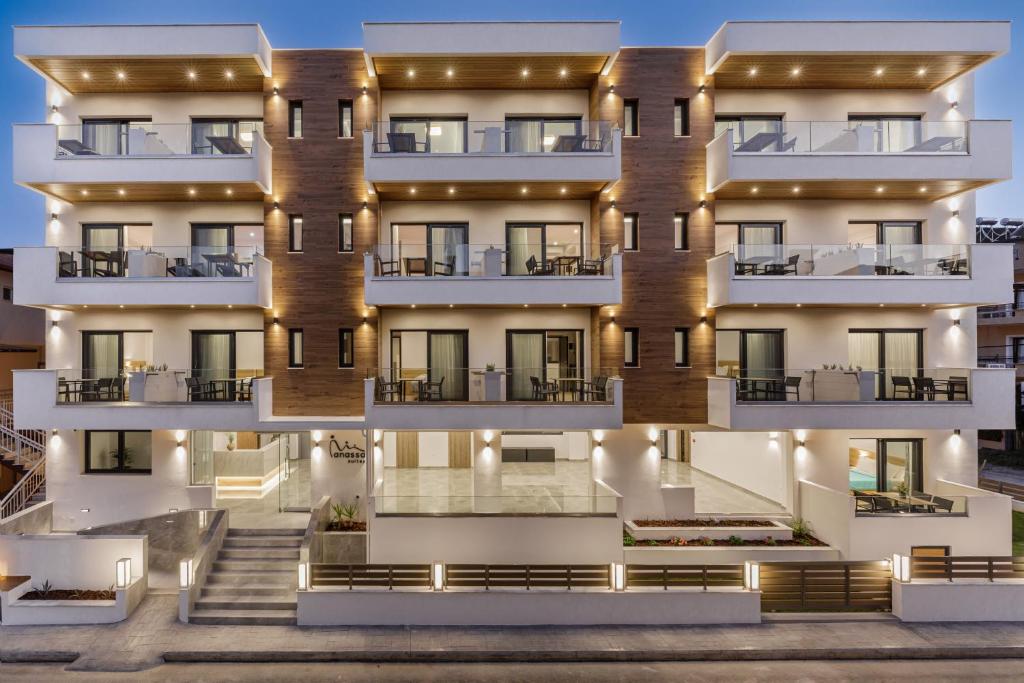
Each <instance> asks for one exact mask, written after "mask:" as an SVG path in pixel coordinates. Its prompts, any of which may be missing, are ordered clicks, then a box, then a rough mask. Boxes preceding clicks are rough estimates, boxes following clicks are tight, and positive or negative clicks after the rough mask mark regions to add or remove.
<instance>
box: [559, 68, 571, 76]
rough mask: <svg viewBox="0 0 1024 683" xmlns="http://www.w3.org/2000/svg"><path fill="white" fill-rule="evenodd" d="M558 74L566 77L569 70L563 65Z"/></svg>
mask: <svg viewBox="0 0 1024 683" xmlns="http://www.w3.org/2000/svg"><path fill="white" fill-rule="evenodd" d="M558 75H559V76H561V77H562V78H565V77H566V76H568V75H569V70H568V69H566V68H565V67H564V66H563V67H562V68H561V69H559V70H558Z"/></svg>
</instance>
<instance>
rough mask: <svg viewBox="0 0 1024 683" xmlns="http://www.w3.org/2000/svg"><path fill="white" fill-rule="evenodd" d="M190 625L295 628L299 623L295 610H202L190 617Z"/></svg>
mask: <svg viewBox="0 0 1024 683" xmlns="http://www.w3.org/2000/svg"><path fill="white" fill-rule="evenodd" d="M188 620H189V623H192V624H209V625H225V626H227V625H231V626H294V625H295V624H297V623H298V618H297V616H296V611H295V610H293V609H287V610H286V609H280V610H278V609H275V610H228V609H224V610H218V609H210V610H202V611H196V612H194V613H193V614H192V615H191V616H189V619H188Z"/></svg>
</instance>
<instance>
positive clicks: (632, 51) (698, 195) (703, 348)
mask: <svg viewBox="0 0 1024 683" xmlns="http://www.w3.org/2000/svg"><path fill="white" fill-rule="evenodd" d="M703 83H704V50H703V48H623V50H622V51H621V52H620V54H619V58H618V60H616V62H615V66H614V67H613V68H612V71H611V73H610V74H609V75H608V76H607V77H602V78H601V79H600V80H599V82H598V84H597V87H596V89H595V92H593V94H592V97H591V102H592V110H591V116H592V117H593V118H597V119H602V120H611V121H617V122H618V124H619V126H620V127H621V126H622V125H623V120H622V101H623V99H624V98H626V99H636V100H638V102H639V107H640V122H639V133H640V134H639V136H638V137H629V138H627V137H623V141H622V179H621V180H620V181H619V182H618V183H617V184H616V185H615V187H614V188H613V189H612V191H611V192H610V193H607V194H602V195H601V196H600V198H599V199H598V200H597V204H598V207H597V209H598V211H599V214H600V221H599V223H598V222H595V224H599V225H600V231H601V241H602V242H617V243H618V244H619V245H620V247H621V245H622V244H623V243H624V242H623V223H622V215H623V213H627V212H628V213H633V212H635V213H637V214H639V222H640V239H639V246H640V249H639V251H635V252H625V253H624V255H623V286H622V289H623V292H622V298H623V302H622V305H621V306H615V307H605V308H603V309H601V313H600V318H601V319H600V327H601V338H600V347H601V359H600V362H601V364H603V365H609V366H613V367H617V368H619V369H620V370H619V371H620V372H621V374H622V377H623V379H624V386H623V392H624V400H625V405H624V408H623V419H624V421H625V422H627V423H662V424H683V423H695V424H702V423H705V422H707V376H708V374H710V373H712V372H713V371H714V358H715V334H714V328H713V325H712V324H710V323H709V324H703V325H702V324H701V323H700V318H701V316H703V315H705V310H704V306H705V304H706V302H707V267H706V260H707V259H708V258H709V257H711V256H712V255H713V252H714V241H715V240H714V223H715V221H714V207H713V203H712V202H711V201H710V198H708V206H707V208H704V209H702V208H700V202H701V200H702V199H704V198H705V189H706V153H705V145H706V144H707V143H708V142H710V141H711V139H712V137H713V135H714V89H713V84H712V83H711V82H710V81H709V82H708V83H707V84H706V86H707V92H706V93H704V94H700V93H698V88H699V87H700V86H701V84H703ZM613 84H614V85H615V92H614V93H610V90H609V86H611V85H613ZM676 98H689V101H690V135H689V136H688V137H676V136H675V135H674V134H673V133H674V125H673V119H674V107H675V100H676ZM612 200H614V201H615V203H616V208H614V209H613V208H611V201H612ZM676 212H688V213H689V214H690V217H689V251H676V250H675V248H674V247H675V237H674V229H673V218H674V216H675V213H676ZM613 312H614V315H615V323H614V324H613V323H611V321H610V318H611V315H612V313H613ZM624 327H638V328H639V329H640V367H638V368H623V367H622V359H623V344H622V341H623V328H624ZM676 327H689V328H690V362H691V364H692V367H691V368H686V369H680V368H676V367H675V357H674V332H675V328H676Z"/></svg>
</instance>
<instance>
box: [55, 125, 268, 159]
mask: <svg viewBox="0 0 1024 683" xmlns="http://www.w3.org/2000/svg"><path fill="white" fill-rule="evenodd" d="M56 129H57V140H56V145H57V149H56V154H57V157H58V158H75V159H88V158H104V157H129V156H131V157H134V156H157V157H160V156H239V155H246V154H252V149H253V145H254V144H255V140H256V138H257V137H262V132H261V130H259V128H257V127H252V126H248V127H246V126H243V127H241V129H231V130H230V131H229V130H228V129H227V128H226V127H225V128H224V129H223V130H221V129H218V128H217V127H216V126H213V127H211V126H209V125H208V124H200V123H196V124H192V123H151V122H132V123H127V124H118V123H113V124H84V125H83V124H62V125H58V126H56Z"/></svg>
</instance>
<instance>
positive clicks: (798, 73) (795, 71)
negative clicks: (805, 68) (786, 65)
mask: <svg viewBox="0 0 1024 683" xmlns="http://www.w3.org/2000/svg"><path fill="white" fill-rule="evenodd" d="M789 73H791V74H793V75H794V76H799V75H800V67H798V66H794V67H793V70H792V71H790V72H789Z"/></svg>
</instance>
